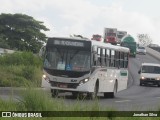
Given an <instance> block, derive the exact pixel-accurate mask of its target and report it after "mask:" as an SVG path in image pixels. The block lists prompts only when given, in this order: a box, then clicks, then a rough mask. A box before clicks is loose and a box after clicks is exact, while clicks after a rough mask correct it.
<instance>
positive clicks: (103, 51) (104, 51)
mask: <svg viewBox="0 0 160 120" xmlns="http://www.w3.org/2000/svg"><path fill="white" fill-rule="evenodd" d="M105 56H106V49H104V48H103V49H102V66H106V60H105Z"/></svg>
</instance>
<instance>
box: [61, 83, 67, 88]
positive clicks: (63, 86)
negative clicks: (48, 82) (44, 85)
mask: <svg viewBox="0 0 160 120" xmlns="http://www.w3.org/2000/svg"><path fill="white" fill-rule="evenodd" d="M59 87H61V88H67V85H66V84H60V85H59Z"/></svg>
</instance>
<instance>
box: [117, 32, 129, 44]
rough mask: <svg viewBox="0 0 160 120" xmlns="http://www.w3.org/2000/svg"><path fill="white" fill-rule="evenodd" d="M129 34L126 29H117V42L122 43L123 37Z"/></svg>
mask: <svg viewBox="0 0 160 120" xmlns="http://www.w3.org/2000/svg"><path fill="white" fill-rule="evenodd" d="M126 35H127V32H126V31H117V42H118V43H119V44H120V43H121V39H122V38H123V37H124V36H126Z"/></svg>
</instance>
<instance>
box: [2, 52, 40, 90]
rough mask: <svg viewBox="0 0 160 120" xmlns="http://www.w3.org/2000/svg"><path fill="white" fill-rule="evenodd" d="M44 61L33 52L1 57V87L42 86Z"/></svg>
mask: <svg viewBox="0 0 160 120" xmlns="http://www.w3.org/2000/svg"><path fill="white" fill-rule="evenodd" d="M41 68H42V60H41V59H40V58H39V57H37V56H36V55H33V53H31V52H16V53H13V54H6V55H4V56H0V87H20V86H23V87H24V86H28V84H33V85H34V86H40V84H41V76H42V69H41Z"/></svg>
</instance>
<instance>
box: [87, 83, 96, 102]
mask: <svg viewBox="0 0 160 120" xmlns="http://www.w3.org/2000/svg"><path fill="white" fill-rule="evenodd" d="M97 93H98V82H96V85H95V87H94V92H91V93H88V96H89V98H90V99H92V100H93V99H96V98H97Z"/></svg>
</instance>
